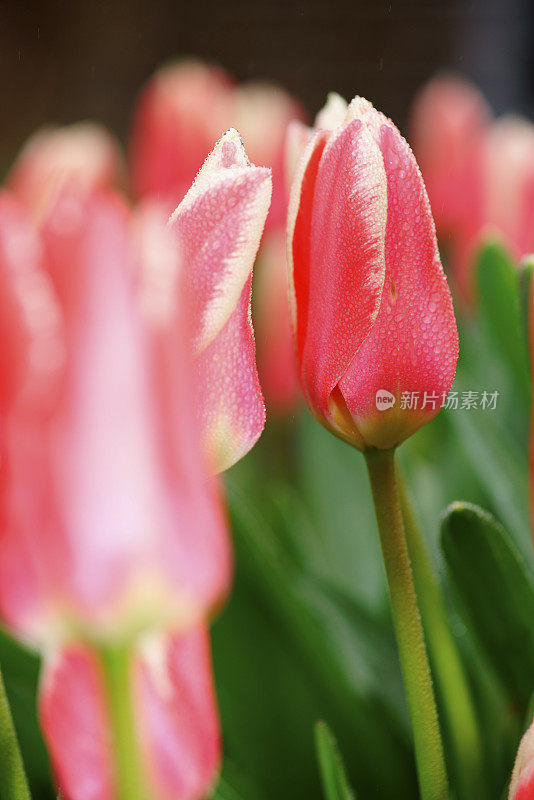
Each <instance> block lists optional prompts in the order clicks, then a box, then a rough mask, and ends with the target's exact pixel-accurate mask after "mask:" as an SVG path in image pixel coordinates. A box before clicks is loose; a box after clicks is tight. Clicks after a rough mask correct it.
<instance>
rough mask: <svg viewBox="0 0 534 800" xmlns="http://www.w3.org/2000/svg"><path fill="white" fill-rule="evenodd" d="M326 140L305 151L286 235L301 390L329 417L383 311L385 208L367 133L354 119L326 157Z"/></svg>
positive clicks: (380, 170)
mask: <svg viewBox="0 0 534 800" xmlns="http://www.w3.org/2000/svg"><path fill="white" fill-rule="evenodd" d="M326 137H327V134H326V133H324V132H323V133H321V132H320V133H318V134H316V137H315V138H314V140H313V141H312V142H311V143H310V145H309V147H308V149H307V152H306V153H305V155H304V156H303V161H302V163H301V165H300V167H299V169H300V172H301V174H302V172H304V175H303V178H302V180H301V181H299V177H298V176H297V179H296V181H295V184H294V186H293V192H292V200H291V204H290V223H289V234H288V235H289V237H290V239H289V242H290V251H291V253H290V257H289V261H290V268H291V260H292V262H293V264H292V266H293V283H294V297H295V299H296V314H297V326H296V327H297V344H298V350H299V354H300V361H301V375H302V376H303V381H304V386H303V388H304V391H305V394H307V396H308V398H309V400H310V403H311V406H312V407H314V408H316V409H318V410H319V412H320V414H322V415H323V416H328V415H329V401H330V396H331V393H332V391H333V389H334V388H335V386H336V385H337V383H338V381H339V380H340V378H341V377H342V376H343V374H344V373H345V372H346V370H347V369H348V367H349V364H350V362H351V360H352V358H353V357H354V354H355V353H356V352H357V351H358V349H359V348H360V346H361V344H362V342H363V341H364V340H365V338H366V337H367V336H368V334H369V331H370V330H371V327H372V325H373V323H374V320H375V318H376V315H377V313H378V309H379V305H380V297H381V292H382V286H383V282H384V273H385V264H384V231H385V226H386V211H387V199H386V178H385V173H384V167H383V162H382V156H381V154H380V151H379V149H378V147H377V145H376V144H375V142H374V140H373V137H372V135H371V134H370V133H369V131H367V130H366V128H365V127H364V126H363V125H362V123H361V122H360V121H359V120H355V121H354V122H352V123H350V124H349V125H347V126H346V127H344V128H343V129H342V130H341V131H340V132H339V133H337V134H335V135H333V136H331V137H330V139H329V140H328V142H327V144H326V146H325V147H324V151H323V152H322V154H321V149H322V143H323V142H324V141H325V138H326ZM303 164H304V170H303V167H302V165H303ZM299 183H300V187H299ZM312 197H313V201H312ZM312 202H313V205H312V209H311V213H310V208H309V206H310V203H312ZM296 206H297V210H298V214H297V215H296V218H295V214H294V212H295V207H296ZM301 220H302V221H301ZM307 226H308V229H307ZM308 321H309V324H308Z"/></svg>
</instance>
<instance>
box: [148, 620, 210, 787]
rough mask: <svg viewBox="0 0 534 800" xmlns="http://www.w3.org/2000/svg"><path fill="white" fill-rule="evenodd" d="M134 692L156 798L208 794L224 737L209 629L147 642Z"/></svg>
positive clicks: (166, 636)
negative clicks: (216, 698)
mask: <svg viewBox="0 0 534 800" xmlns="http://www.w3.org/2000/svg"><path fill="white" fill-rule="evenodd" d="M135 692H136V708H137V713H138V724H139V731H140V733H141V737H142V738H141V741H142V749H143V753H144V757H145V761H146V764H147V773H148V775H149V777H150V782H151V784H152V786H153V788H154V795H155V796H157V797H159V798H161V800H202V798H204V797H207V796H209V794H210V790H211V789H212V788H213V786H214V784H215V782H216V778H217V774H218V770H219V766H220V761H221V735H220V730H219V720H218V714H217V708H216V700H215V691H214V686H213V678H212V672H211V655H210V645H209V638H208V634H207V632H206V630H205V629H204V628H198V629H194V630H192V631H190V632H187V633H185V634H182V635H180V636H178V635H172V634H168V635H165V634H161V635H155V636H154V637H153V638H152V639H151V640H148V641H147V642H146V644H145V646H144V647H143V648H142V651H141V654H140V656H139V658H138V660H137V669H136V676H135Z"/></svg>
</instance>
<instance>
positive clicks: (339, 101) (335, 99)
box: [315, 92, 348, 131]
mask: <svg viewBox="0 0 534 800" xmlns="http://www.w3.org/2000/svg"><path fill="white" fill-rule="evenodd" d="M347 107H348V106H347V101H346V100H345V99H344V98H343V97H341V95H339V94H338V93H337V92H330V93H329V95H328V97H327V98H326V103H325V105H324V106H323V108H322V109H321V110H320V111H319V113H318V114H317V116H316V117H315V128H316V129H317V130H323V131H335V129H336V128H339V126H340V125H342V124H343V121H344V119H345V115H346V113H347Z"/></svg>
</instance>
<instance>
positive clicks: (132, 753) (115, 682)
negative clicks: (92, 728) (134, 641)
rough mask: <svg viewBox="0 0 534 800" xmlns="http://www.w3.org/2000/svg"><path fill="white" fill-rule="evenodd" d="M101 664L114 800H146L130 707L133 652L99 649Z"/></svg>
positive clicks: (124, 649) (133, 716)
mask: <svg viewBox="0 0 534 800" xmlns="http://www.w3.org/2000/svg"><path fill="white" fill-rule="evenodd" d="M101 662H102V666H103V671H104V676H105V681H106V689H107V699H108V709H109V716H110V725H111V735H112V741H113V748H114V766H115V782H116V792H115V794H114V797H116V798H117V800H147V797H148V793H147V792H146V789H145V780H144V776H143V773H142V768H141V763H140V752H139V742H138V738H137V729H138V728H137V724H136V719H135V714H134V706H133V685H132V683H133V682H132V651H131V649H130V648H129V647H126V646H124V647H120V646H119V647H105V648H102V650H101Z"/></svg>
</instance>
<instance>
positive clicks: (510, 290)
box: [477, 240, 529, 395]
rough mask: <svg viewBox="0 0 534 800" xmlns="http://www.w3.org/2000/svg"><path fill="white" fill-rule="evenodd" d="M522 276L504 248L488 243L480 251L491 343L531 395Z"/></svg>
mask: <svg viewBox="0 0 534 800" xmlns="http://www.w3.org/2000/svg"><path fill="white" fill-rule="evenodd" d="M518 274H519V273H518V269H517V266H516V264H515V263H514V262H513V261H512V259H511V258H510V256H509V255H508V253H507V252H506V250H505V249H504V247H503V246H502V245H501V244H500V243H499V242H496V241H493V240H488V241H487V242H486V243H485V245H484V246H483V247H482V250H481V251H480V255H479V259H478V267H477V277H478V293H479V298H480V310H479V313H480V318H481V321H482V325H483V328H484V329H485V331H486V334H487V336H488V338H489V339H490V342H491V344H493V345H494V347H495V348H497V349H498V350H499V351H500V353H501V356H502V358H503V362H504V363H505V364H506V365H508V366H509V368H510V369H511V370H512V371H513V373H514V377H515V380H516V381H517V383H518V386H520V387H521V390H522V391H523V392H524V393H525V394H527V395H528V392H529V377H528V355H527V349H526V345H525V337H524V335H523V325H522V313H521V302H520V292H519V278H518Z"/></svg>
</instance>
